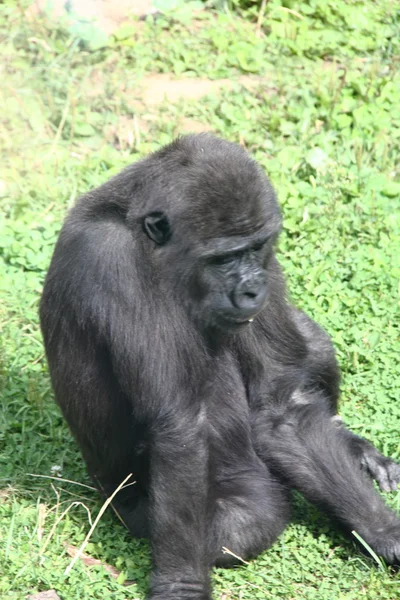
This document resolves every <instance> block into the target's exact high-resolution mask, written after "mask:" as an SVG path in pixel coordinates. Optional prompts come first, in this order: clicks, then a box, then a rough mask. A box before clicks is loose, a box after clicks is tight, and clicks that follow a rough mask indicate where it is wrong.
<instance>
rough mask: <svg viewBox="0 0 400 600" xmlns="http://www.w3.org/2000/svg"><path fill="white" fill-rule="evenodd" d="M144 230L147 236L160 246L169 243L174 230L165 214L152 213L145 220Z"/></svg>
mask: <svg viewBox="0 0 400 600" xmlns="http://www.w3.org/2000/svg"><path fill="white" fill-rule="evenodd" d="M143 230H144V232H145V233H146V235H147V236H148V237H149V238H150V239H151V240H153V242H155V243H156V244H158V245H159V246H160V245H162V244H165V243H166V242H168V240H169V239H170V238H171V235H172V230H171V226H170V223H169V221H168V218H167V216H166V215H165V214H164V213H163V212H158V211H157V212H152V213H149V214H148V215H146V216H145V218H144V220H143Z"/></svg>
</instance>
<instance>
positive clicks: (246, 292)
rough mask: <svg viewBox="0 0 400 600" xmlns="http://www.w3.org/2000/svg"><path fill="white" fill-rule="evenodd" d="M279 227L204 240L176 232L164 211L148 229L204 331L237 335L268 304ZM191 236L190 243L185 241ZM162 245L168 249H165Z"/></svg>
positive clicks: (152, 218)
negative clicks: (269, 273) (217, 331)
mask: <svg viewBox="0 0 400 600" xmlns="http://www.w3.org/2000/svg"><path fill="white" fill-rule="evenodd" d="M277 223H279V220H278V219H276V220H274V221H273V226H272V227H271V226H270V227H268V225H266V226H264V227H262V228H259V230H258V231H256V232H255V233H252V234H247V235H246V236H240V235H239V236H232V237H223V238H216V239H209V240H207V241H206V242H203V241H201V240H199V239H198V237H197V236H196V235H195V232H193V235H192V236H188V235H187V232H185V233H186V235H184V234H183V233H182V232H180V233H179V234H178V233H177V232H176V231H174V227H173V224H172V223H171V222H170V221H169V219H168V217H167V216H166V215H165V214H163V213H160V212H157V213H153V214H152V215H148V216H147V217H146V218H145V220H144V229H145V232H146V233H147V235H148V237H150V238H151V239H152V240H153V241H155V242H156V244H157V245H158V247H159V248H158V253H159V256H160V258H161V256H163V258H162V260H161V263H163V268H162V270H163V272H164V274H165V275H167V273H168V274H169V275H170V277H169V279H170V281H171V278H172V281H173V283H172V285H173V286H174V288H175V290H176V291H178V293H179V299H180V301H183V302H184V304H185V305H186V306H187V308H188V311H189V314H190V316H191V318H192V319H193V320H194V321H196V322H197V323H198V324H199V325H200V327H201V328H202V329H209V328H210V327H215V328H218V329H219V330H224V331H227V332H228V331H237V330H239V329H240V328H242V327H244V326H246V325H247V324H248V323H251V322H252V320H253V319H254V317H255V316H256V315H257V314H258V313H259V312H260V311H261V310H262V309H263V308H264V306H265V304H266V302H267V300H268V264H269V261H270V258H271V256H272V253H273V244H274V242H275V240H276V237H277V235H278V227H277ZM184 238H186V239H184ZM161 246H163V247H162V248H161Z"/></svg>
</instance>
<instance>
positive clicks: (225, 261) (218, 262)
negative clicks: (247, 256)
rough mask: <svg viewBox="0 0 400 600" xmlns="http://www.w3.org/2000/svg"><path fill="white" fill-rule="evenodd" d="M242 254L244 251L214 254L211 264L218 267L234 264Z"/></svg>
mask: <svg viewBox="0 0 400 600" xmlns="http://www.w3.org/2000/svg"><path fill="white" fill-rule="evenodd" d="M241 256H242V252H231V253H229V254H220V255H216V256H213V257H212V259H211V261H210V262H211V264H212V265H215V266H217V267H224V266H229V265H232V264H233V263H234V262H235V261H237V260H238V259H239V258H240V257H241Z"/></svg>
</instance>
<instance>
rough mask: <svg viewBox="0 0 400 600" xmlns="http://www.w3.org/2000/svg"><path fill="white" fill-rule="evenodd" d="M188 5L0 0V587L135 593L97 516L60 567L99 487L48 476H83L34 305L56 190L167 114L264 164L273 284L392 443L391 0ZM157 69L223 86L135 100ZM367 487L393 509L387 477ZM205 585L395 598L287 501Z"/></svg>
mask: <svg viewBox="0 0 400 600" xmlns="http://www.w3.org/2000/svg"><path fill="white" fill-rule="evenodd" d="M208 5H209V6H208V8H207V10H203V11H199V12H196V13H193V12H192V9H193V8H199V3H190V2H189V3H186V4H184V3H178V4H177V6H175V8H174V13H173V18H172V17H171V16H169V15H168V14H166V15H165V16H163V17H161V18H159V19H157V20H156V21H155V22H153V21H151V20H150V21H147V22H146V23H142V24H138V23H135V22H132V23H128V24H126V25H124V26H123V27H121V28H120V29H119V30H118V31H117V32H116V33H115V35H114V36H112V37H110V38H109V39H108V40H104V38H102V39H101V40H99V39H98V38H96V36H95V34H94V33H93V30H90V28H89V29H88V28H86V29H85V28H84V29H83V30H82V28H79V27H76V26H75V27H72V28H71V27H70V28H67V27H65V26H64V25H63V23H61V22H57V23H54V22H53V23H52V22H51V21H49V20H47V19H46V18H40V19H36V20H34V21H30V22H28V21H27V19H26V17H25V16H24V5H23V4H20V3H17V2H15V1H12V2H11V1H7V0H6V1H5V2H4V1H3V2H2V3H0V36H1V46H0V52H1V65H2V67H1V69H2V74H1V81H2V84H1V86H0V101H1V123H0V145H1V152H2V160H1V166H0V202H1V205H0V261H1V262H0V264H1V281H0V293H1V304H0V327H1V338H0V357H1V358H0V360H1V386H2V387H1V399H0V402H1V404H0V406H1V409H0V410H1V412H0V516H1V519H0V573H1V578H0V595H1V597H2V598H4V599H7V600H17V599H21V598H23V597H25V595H26V594H28V593H33V592H35V591H41V590H46V589H50V588H54V589H56V590H57V591H58V593H59V595H60V596H61V598H63V600H66V599H68V600H78V599H79V600H81V599H82V598H88V599H89V598H90V599H97V598H98V599H104V598H105V597H107V598H112V599H113V600H123V599H126V600H128V599H136V598H138V599H139V598H140V599H141V598H143V597H144V595H145V593H146V589H147V584H148V574H149V566H150V556H149V549H148V545H147V543H146V542H143V541H135V540H131V539H130V538H129V536H128V535H127V534H126V532H125V531H124V529H123V527H122V525H120V524H119V523H118V521H117V520H116V519H115V517H114V516H113V515H112V514H108V512H106V514H105V515H104V516H103V517H102V519H101V520H100V523H99V525H98V526H97V528H96V529H95V532H94V534H93V536H92V538H91V540H90V543H89V545H88V546H87V547H86V550H85V552H86V554H87V558H86V560H85V561H78V562H77V563H76V564H75V565H74V568H73V569H72V570H71V572H70V573H69V575H68V576H66V575H65V574H64V571H65V568H66V567H67V566H68V564H69V562H70V560H71V554H73V553H74V551H75V550H74V549H76V548H77V547H79V545H80V544H81V543H82V541H83V539H84V537H85V535H86V534H87V532H88V530H89V527H90V520H91V519H94V518H95V516H96V515H97V513H98V511H99V509H100V507H101V502H100V500H99V498H98V497H97V495H96V494H95V493H94V492H93V491H92V490H91V489H88V488H87V487H82V485H77V483H70V482H68V481H65V480H70V481H72V482H78V483H80V484H84V485H86V486H90V485H91V482H90V481H89V480H88V477H87V475H86V473H85V470H84V467H83V463H82V460H81V458H80V456H79V453H78V451H77V447H76V445H75V443H74V441H73V440H72V438H71V436H70V434H69V432H68V430H67V428H66V426H65V424H64V422H63V420H62V418H61V416H60V413H59V411H58V409H57V408H56V407H55V406H54V404H53V401H52V394H51V390H50V385H49V379H48V374H47V369H46V364H45V360H44V354H43V347H42V342H41V337H40V333H39V329H38V317H37V306H38V299H39V294H40V290H41V286H42V283H43V277H44V273H45V270H46V268H47V266H48V263H49V259H50V255H51V251H52V247H53V245H54V242H55V239H56V236H57V232H58V230H59V228H60V225H61V222H62V218H63V215H64V214H65V211H66V210H67V208H68V207H69V206H71V204H72V203H73V202H74V201H75V199H76V197H77V196H78V195H79V194H80V193H82V192H84V191H86V190H87V189H88V188H90V187H92V186H95V185H98V184H99V183H101V182H103V181H105V180H106V179H108V178H109V177H110V176H111V175H112V174H114V173H116V172H118V171H119V170H120V169H121V168H122V167H123V166H124V165H126V164H128V163H130V162H132V161H134V160H136V159H137V158H139V157H140V156H143V155H144V154H146V153H148V152H149V151H151V150H153V149H156V148H158V147H159V146H160V145H161V144H163V143H166V142H167V141H170V140H171V139H172V137H173V136H175V135H176V134H178V133H180V132H182V131H186V130H188V129H195V130H202V129H204V130H206V129H207V130H212V131H214V132H215V133H218V134H220V135H222V136H225V137H227V138H228V139H231V140H233V141H236V142H239V143H242V144H244V145H245V147H246V148H247V149H248V150H249V151H250V152H251V153H252V154H253V156H254V157H255V158H256V159H257V160H259V161H260V163H261V164H262V165H263V166H264V168H265V169H266V171H267V173H268V174H269V176H270V177H271V179H272V181H273V183H274V185H275V187H276V189H277V190H278V193H279V198H280V201H281V204H282V208H283V212H284V217H285V230H284V234H283V236H282V239H281V241H280V260H281V261H282V263H283V265H284V267H285V270H286V273H287V275H288V279H289V286H290V293H291V297H292V299H293V300H294V301H295V302H297V303H298V304H299V305H300V306H301V307H302V308H304V309H305V310H307V311H308V312H309V313H310V314H311V315H313V317H314V318H315V319H316V320H318V321H319V322H320V323H321V324H322V325H323V326H324V327H325V328H326V329H327V330H328V331H329V332H330V334H331V335H332V337H333V339H334V342H335V345H336V348H337V353H338V358H339V360H340V363H341V367H342V370H343V395H342V405H341V412H342V415H343V416H344V418H345V419H346V421H347V422H348V423H349V424H350V425H351V427H352V428H353V430H354V431H356V432H357V433H359V434H361V435H365V436H366V437H368V438H369V439H370V440H371V441H373V442H374V443H375V444H376V445H377V446H378V447H379V448H380V449H381V450H382V451H383V452H385V453H387V454H390V455H391V456H393V457H397V458H398V459H400V442H399V431H400V403H399V397H400V363H399V360H398V356H399V349H400V348H399V345H400V343H399V306H400V284H399V280H400V259H399V257H400V167H399V158H400V150H399V146H400V75H399V67H400V7H399V5H398V3H397V2H395V1H390V0H378V1H376V2H373V1H372V0H368V1H357V0H347V1H344V0H338V2H325V0H308V1H294V0H288V1H286V2H278V1H277V0H272V1H270V2H267V3H262V4H261V5H260V2H258V3H257V2H247V3H244V2H241V3H239V2H227V3H214V5H215V6H217V5H218V6H217V8H218V10H213V9H211V8H210V5H211V3H208ZM263 5H265V6H263ZM260 8H261V9H262V10H260ZM166 73H168V74H170V77H172V78H181V79H182V78H184V81H185V82H186V83H187V82H188V81H189V82H190V81H191V80H193V81H194V80H196V78H203V79H204V78H209V79H211V80H219V79H221V78H224V79H226V80H229V81H230V82H231V85H229V86H228V85H225V84H223V85H216V87H215V88H210V89H207V92H208V94H207V95H206V96H204V97H196V98H192V97H190V94H186V96H189V97H185V93H184V92H182V93H183V96H184V97H183V98H182V99H178V98H176V97H175V98H174V100H173V101H172V102H171V101H165V100H163V97H162V96H160V97H159V98H158V99H153V100H154V102H152V103H150V102H148V101H146V96H145V95H144V94H143V90H144V88H145V86H146V81H147V82H148V81H149V79H150V78H152V81H154V77H158V76H159V75H160V74H166ZM244 76H247V79H243V77H244ZM249 81H251V85H245V84H246V83H248V82H249ZM189 87H190V86H189ZM183 89H184V86H183V88H182V90H183ZM147 100H148V97H147ZM32 475H40V477H34V476H32ZM44 476H46V477H50V478H45V477H44ZM51 477H54V479H51ZM387 501H388V502H389V503H390V504H391V505H392V506H393V507H394V508H395V509H397V510H400V493H392V494H389V495H387ZM93 559H94V560H93ZM107 565H108V566H109V567H113V569H114V571H112V570H111V569H110V568H106V566H107ZM115 575H117V577H116V576H115ZM214 581H215V597H216V598H219V599H220V600H236V599H240V600H247V599H254V598H260V599H269V598H271V599H276V598H282V599H286V600H292V599H294V598H296V599H297V600H300V599H307V600H324V599H326V600H327V599H331V598H336V599H339V600H352V599H354V600H355V599H357V600H359V599H360V598H365V599H369V600H394V599H395V598H399V597H400V578H399V575H398V574H396V573H395V572H393V571H392V570H391V569H388V568H386V567H384V566H383V565H377V564H376V563H375V562H374V561H373V560H372V559H370V558H368V557H363V556H361V555H360V554H359V552H358V551H357V550H356V549H355V547H354V544H353V542H352V541H349V540H346V539H345V538H343V537H342V536H341V535H340V534H339V533H338V532H337V531H336V530H335V528H334V526H333V525H332V524H331V522H330V521H329V520H328V519H327V518H325V517H323V516H322V515H321V514H320V513H319V512H318V511H317V510H316V509H314V508H313V507H311V506H309V505H308V504H307V503H306V502H305V501H304V500H303V499H302V498H300V497H296V498H295V510H294V522H293V524H292V525H291V526H290V527H289V528H288V529H287V531H286V532H285V534H284V535H283V536H282V537H281V538H280V539H279V541H278V542H277V543H276V544H275V546H274V547H273V548H272V549H271V550H270V551H268V552H266V553H264V554H263V555H261V556H260V557H258V558H257V559H256V560H253V561H251V563H250V564H248V565H243V566H241V567H239V568H236V569H231V570H215V573H214ZM124 582H125V583H126V582H130V583H131V582H134V583H133V584H131V585H129V586H126V585H124Z"/></svg>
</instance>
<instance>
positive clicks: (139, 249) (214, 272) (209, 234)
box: [40, 135, 400, 600]
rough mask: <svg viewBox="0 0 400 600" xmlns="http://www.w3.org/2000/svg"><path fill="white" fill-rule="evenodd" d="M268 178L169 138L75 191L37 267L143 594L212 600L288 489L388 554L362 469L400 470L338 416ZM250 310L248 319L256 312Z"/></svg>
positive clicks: (272, 521)
mask: <svg viewBox="0 0 400 600" xmlns="http://www.w3.org/2000/svg"><path fill="white" fill-rule="evenodd" d="M279 228H280V214H279V209H278V205H277V202H276V199H275V195H274V192H273V189H272V187H271V185H270V183H269V182H268V180H267V179H266V177H265V175H264V174H263V173H262V171H261V170H260V168H259V167H258V166H257V165H256V163H255V162H254V161H252V160H251V159H250V157H249V156H248V155H247V154H246V152H245V151H244V150H242V149H241V148H239V147H238V146H235V145H233V144H230V143H228V142H225V141H223V140H220V139H217V138H215V137H213V136H210V135H197V136H187V137H184V138H181V139H178V140H176V141H175V142H173V143H172V144H171V145H169V146H167V147H165V148H163V149H161V150H160V151H159V152H156V153H155V154H153V155H151V156H149V157H148V158H146V159H144V160H142V161H140V162H138V163H136V164H134V165H132V166H130V167H128V168H127V169H125V170H124V171H123V172H122V173H121V174H119V175H117V176H116V177H114V178H113V179H112V180H111V181H109V182H107V183H106V184H104V185H102V186H101V187H99V188H98V189H96V190H94V191H92V192H90V193H88V194H86V195H85V196H83V198H81V199H80V201H79V202H78V203H77V205H76V206H75V207H74V208H73V209H72V210H71V212H70V213H69V215H68V217H67V219H66V222H65V224H64V227H63V229H62V232H61V234H60V238H59V240H58V243H57V246H56V249H55V252H54V256H53V260H52V263H51V266H50V270H49V273H48V275H47V279H46V283H45V287H44V292H43V297H42V302H41V308H40V316H41V325H42V330H43V336H44V341H45V346H46V352H47V357H48V362H49V366H50V372H51V378H52V382H53V386H54V391H55V395H56V398H57V401H58V403H59V404H60V406H61V408H62V410H63V413H64V415H65V417H66V419H67V421H68V423H69V425H70V427H71V430H72V431H73V433H74V435H75V437H76V439H77V440H78V443H79V445H80V447H81V449H82V453H83V456H84V458H85V461H86V463H87V466H88V469H89V472H90V473H91V475H92V477H93V478H94V479H95V481H96V482H98V484H99V486H100V487H101V488H102V489H103V490H104V492H105V493H106V494H110V493H111V492H112V491H113V490H114V489H115V488H116V487H117V486H118V484H119V483H120V482H121V481H122V480H123V479H124V478H125V476H126V475H127V474H128V473H131V472H133V474H134V479H135V480H136V484H135V485H133V486H130V487H128V488H126V489H125V490H123V491H122V492H120V493H119V495H118V496H117V497H116V500H115V506H116V509H117V510H118V512H119V514H120V515H121V517H122V519H123V520H124V521H125V523H126V524H127V526H128V527H129V529H130V531H131V532H132V534H133V535H139V536H142V535H148V534H149V535H150V537H151V542H152V551H153V558H154V575H153V580H152V591H151V595H150V597H151V599H152V600H156V599H157V598H159V599H162V600H189V599H192V600H206V599H209V598H210V587H209V575H208V571H209V568H210V567H211V566H212V565H213V564H215V563H219V564H228V563H229V562H230V561H232V556H230V555H229V554H224V553H223V551H222V547H227V548H229V549H230V550H231V551H232V552H233V553H235V554H236V555H238V556H240V557H242V558H247V557H249V556H252V555H254V554H256V553H258V552H260V551H262V550H264V549H266V548H268V547H269V546H270V545H271V544H272V543H273V542H274V540H275V539H276V537H277V536H278V535H279V534H280V533H281V531H282V530H283V529H284V527H285V525H286V524H287V522H288V520H289V516H290V502H289V492H290V489H291V488H296V489H297V490H299V491H300V492H302V493H303V494H304V495H305V496H306V497H307V498H308V499H310V500H311V501H312V502H315V503H317V504H318V505H320V506H321V507H323V508H325V509H326V510H327V511H328V512H329V514H330V515H332V516H334V517H335V518H336V519H337V520H338V521H339V522H340V523H341V524H342V525H343V526H344V527H345V528H346V529H347V530H352V529H355V530H356V531H358V532H359V534H360V535H361V536H362V537H363V538H364V539H365V540H366V542H367V543H368V544H370V546H371V547H372V548H373V549H374V550H375V551H376V552H378V553H379V554H381V555H383V556H384V558H385V559H386V560H387V561H388V562H390V563H398V562H399V561H400V520H399V519H398V517H397V516H396V515H395V513H393V512H392V511H391V510H390V509H389V508H388V507H387V506H386V505H385V504H384V502H383V500H382V499H381V497H380V496H379V494H378V493H376V492H375V491H374V489H373V486H372V484H371V482H370V481H369V480H368V478H367V477H366V476H365V471H367V472H368V473H369V474H370V475H371V476H372V477H374V478H375V479H376V480H377V481H378V482H379V484H380V485H381V487H382V488H383V489H395V488H396V487H397V484H398V483H399V482H400V466H399V465H397V464H396V463H394V462H393V461H391V460H390V459H388V458H385V457H383V456H382V455H381V454H380V453H379V452H378V451H377V450H375V449H374V448H373V446H371V445H370V444H369V443H368V442H366V441H365V440H363V439H361V438H359V437H357V436H355V435H353V434H352V433H350V432H349V431H348V430H346V429H345V428H344V427H343V426H342V425H341V423H340V421H339V419H338V417H335V415H336V408H337V398H338V381H339V377H338V371H337V366H336V361H335V357H334V352H333V349H332V346H331V343H330V341H329V338H328V336H327V335H326V334H325V333H324V332H323V331H322V329H320V327H319V326H318V325H316V324H315V323H314V322H313V321H312V320H311V319H309V318H308V317H307V316H306V315H305V314H304V313H302V312H300V311H298V310H297V309H295V308H293V307H291V306H290V305H289V304H287V302H286V301H285V284H284V279H283V276H282V273H281V270H280V267H279V264H278V262H277V260H276V258H275V255H274V252H273V244H274V241H275V239H276V237H277V234H278V232H279ZM252 318H254V321H253V322H249V321H250V320H251V319H252Z"/></svg>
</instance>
